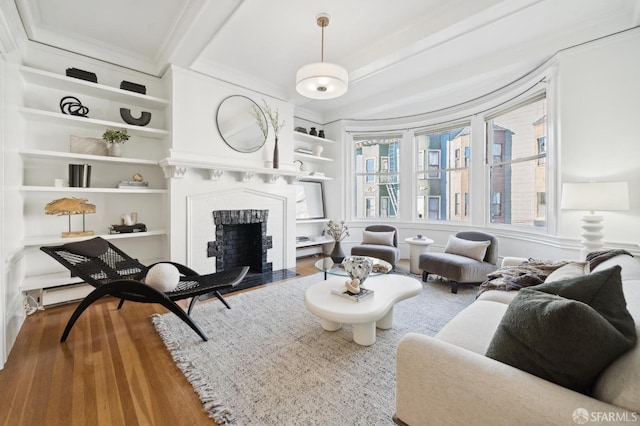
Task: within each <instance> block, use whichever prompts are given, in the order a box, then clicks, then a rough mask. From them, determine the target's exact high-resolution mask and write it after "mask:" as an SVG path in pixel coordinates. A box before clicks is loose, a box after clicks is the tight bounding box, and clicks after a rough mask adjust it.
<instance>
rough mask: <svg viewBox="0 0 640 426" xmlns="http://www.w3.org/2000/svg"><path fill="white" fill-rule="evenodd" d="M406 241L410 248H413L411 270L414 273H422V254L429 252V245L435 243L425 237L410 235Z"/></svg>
mask: <svg viewBox="0 0 640 426" xmlns="http://www.w3.org/2000/svg"><path fill="white" fill-rule="evenodd" d="M404 242H405V243H408V244H409V249H410V250H411V257H410V262H409V271H410V272H411V273H412V274H420V273H421V271H420V267H419V266H418V264H419V263H420V255H421V254H424V253H426V252H427V250H428V248H429V245H431V244H433V240H432V239H430V238H425V237H422V238H416V237H408V238H405V239H404Z"/></svg>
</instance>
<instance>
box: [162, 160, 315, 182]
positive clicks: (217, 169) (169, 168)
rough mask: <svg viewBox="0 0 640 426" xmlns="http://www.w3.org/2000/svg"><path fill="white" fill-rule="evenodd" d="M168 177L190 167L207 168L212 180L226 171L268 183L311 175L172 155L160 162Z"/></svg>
mask: <svg viewBox="0 0 640 426" xmlns="http://www.w3.org/2000/svg"><path fill="white" fill-rule="evenodd" d="M158 164H159V165H160V167H162V170H163V172H164V176H165V178H167V179H178V178H182V177H184V175H185V173H186V172H187V170H188V169H198V170H206V171H207V172H208V173H209V179H210V180H218V179H220V178H221V177H222V176H223V175H224V174H225V173H234V174H237V175H238V176H239V178H240V179H241V180H242V181H243V182H247V181H249V180H251V179H252V178H253V177H254V176H256V175H258V176H262V177H263V179H265V181H266V182H268V183H274V182H275V181H276V180H278V178H280V177H282V178H284V179H285V180H286V181H287V183H289V184H293V183H295V182H296V181H297V180H298V179H300V178H305V177H307V178H308V177H311V174H310V173H309V172H301V171H297V170H286V169H273V168H267V167H250V166H241V165H229V164H223V163H220V162H216V161H211V160H208V159H198V158H188V157H185V158H180V157H170V158H165V159H163V160H160V161H159V162H158Z"/></svg>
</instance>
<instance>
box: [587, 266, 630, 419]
mask: <svg viewBox="0 0 640 426" xmlns="http://www.w3.org/2000/svg"><path fill="white" fill-rule="evenodd" d="M613 265H620V266H622V273H621V274H622V286H623V290H624V297H625V299H626V301H627V310H628V311H629V313H630V314H631V316H632V317H633V320H634V321H635V323H636V333H638V335H639V336H640V262H639V261H638V259H635V258H632V257H630V256H616V257H614V258H613V259H609V260H607V261H605V262H602V263H601V264H600V265H598V267H597V268H594V271H598V270H601V269H606V268H609V267H611V266H613ZM593 397H594V398H597V399H599V400H601V401H605V402H608V403H610V404H613V405H617V406H618V407H624V408H627V409H628V410H631V411H635V412H637V413H640V343H636V346H635V347H634V348H633V349H631V350H630V351H629V352H627V353H625V354H624V355H622V356H621V357H620V358H618V359H617V360H616V361H614V363H613V364H611V365H610V366H609V367H608V368H607V369H606V370H604V372H602V374H601V375H600V378H599V379H598V381H597V382H596V385H595V387H594V389H593Z"/></svg>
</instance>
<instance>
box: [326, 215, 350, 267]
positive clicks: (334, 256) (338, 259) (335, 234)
mask: <svg viewBox="0 0 640 426" xmlns="http://www.w3.org/2000/svg"><path fill="white" fill-rule="evenodd" d="M325 233H326V234H327V235H329V236H330V237H331V238H333V240H334V241H335V244H334V245H333V250H332V251H331V254H330V256H331V260H333V261H334V262H335V263H336V264H339V263H342V260H343V259H344V252H343V251H342V247H340V241H342V240H344V239H345V238H346V237H348V236H349V228H348V227H347V225H345V224H344V220H343V221H341V222H340V223H338V222H334V221H333V220H330V221H329V223H328V224H327V229H326V230H325Z"/></svg>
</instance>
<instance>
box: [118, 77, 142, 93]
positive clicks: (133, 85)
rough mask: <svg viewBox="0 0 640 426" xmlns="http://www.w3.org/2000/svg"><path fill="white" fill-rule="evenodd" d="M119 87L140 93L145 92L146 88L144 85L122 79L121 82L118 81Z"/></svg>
mask: <svg viewBox="0 0 640 426" xmlns="http://www.w3.org/2000/svg"><path fill="white" fill-rule="evenodd" d="M120 88H121V89H122V90H128V91H130V92H136V93H142V94H143V95H146V94H147V88H146V87H145V86H143V85H142V84H137V83H132V82H130V81H126V80H122V83H120Z"/></svg>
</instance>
